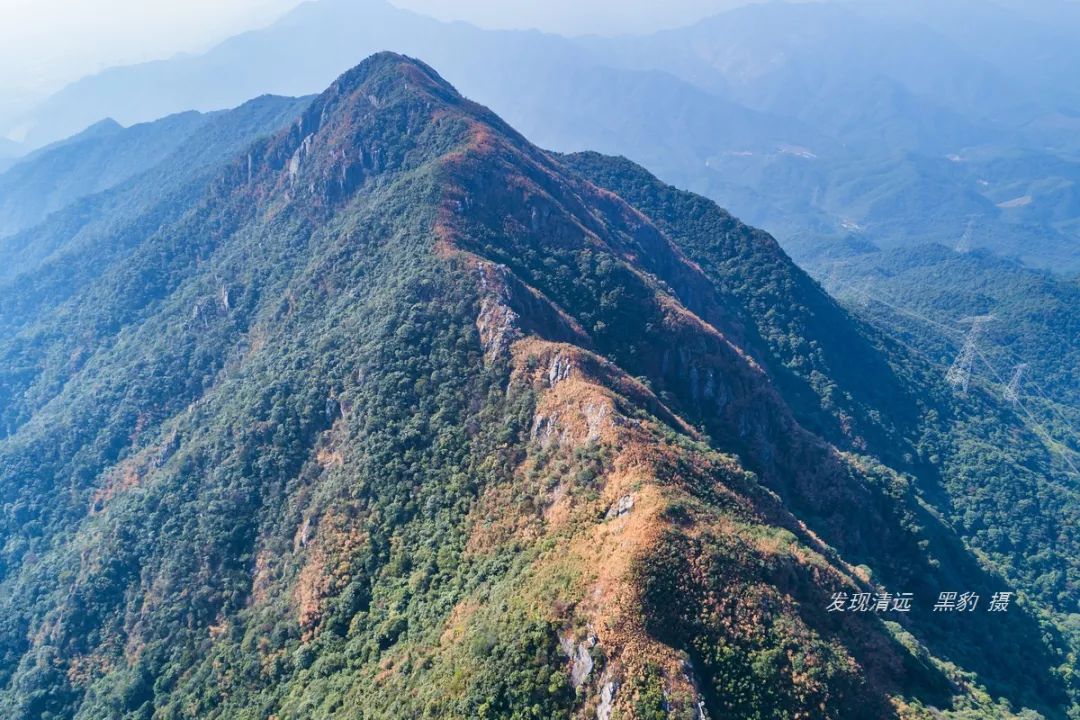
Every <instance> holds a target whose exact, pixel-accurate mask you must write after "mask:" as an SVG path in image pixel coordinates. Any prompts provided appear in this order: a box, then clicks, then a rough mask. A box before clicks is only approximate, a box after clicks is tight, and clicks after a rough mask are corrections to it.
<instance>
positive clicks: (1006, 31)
mask: <svg viewBox="0 0 1080 720" xmlns="http://www.w3.org/2000/svg"><path fill="white" fill-rule="evenodd" d="M976 6H977V8H978V12H976V11H975V7H976ZM1039 7H1040V8H1041V9H1031V8H1027V7H1025V8H1024V9H1023V11H1022V12H1021V11H1020V10H1014V9H1010V7H1009V6H1008V4H998V5H991V4H990V3H984V2H978V3H974V4H972V3H970V2H967V1H966V0H948V1H947V2H944V3H928V2H927V3H908V4H904V5H903V6H897V5H895V4H878V3H863V4H849V3H841V2H827V3H800V4H795V5H788V4H785V3H764V4H755V5H750V6H746V7H742V8H738V9H735V10H732V11H729V12H726V13H723V14H721V15H718V16H716V17H714V18H710V19H708V20H705V21H702V22H700V23H697V24H695V25H693V26H691V27H688V28H683V29H678V30H670V31H664V32H660V33H656V34H654V35H649V36H643V37H619V38H609V39H597V38H585V39H580V40H569V39H565V38H561V37H558V36H554V35H546V34H541V33H537V32H495V31H484V30H480V29H477V28H475V27H472V26H469V25H467V24H464V23H442V22H438V21H435V20H431V19H429V18H426V17H423V16H420V15H417V14H414V13H410V12H407V11H404V10H400V9H397V8H394V7H393V6H391V5H389V4H387V3H384V2H381V1H380V0H362V1H356V0H320V1H319V2H314V3H307V4H305V5H302V6H300V7H299V8H297V9H296V10H295V11H293V12H292V13H290V14H289V15H288V16H286V17H285V18H283V19H282V20H281V21H279V22H277V23H275V24H274V25H272V26H271V27H269V28H266V29H264V30H260V31H255V32H250V33H246V34H244V35H241V36H238V37H236V38H233V39H231V40H229V41H226V42H225V43H222V44H221V45H219V46H217V47H216V48H214V49H212V50H210V51H209V52H207V53H206V54H203V55H199V56H192V57H179V58H175V59H171V60H166V61H160V62H154V63H147V64H143V65H137V66H131V67H123V68H115V69H112V70H108V71H105V72H103V73H100V74H98V75H95V76H92V77H89V78H86V79H84V80H81V81H79V82H77V83H74V84H73V85H71V86H69V87H68V88H66V89H64V90H63V91H61V92H60V93H58V94H56V95H55V96H53V97H52V98H50V99H48V100H47V101H45V102H44V103H42V104H41V105H39V106H38V107H37V108H36V109H35V110H34V112H33V113H32V115H30V116H29V117H27V118H25V119H24V125H25V126H26V127H29V128H30V141H31V142H32V143H33V144H41V143H44V142H49V141H53V140H57V139H60V138H63V137H67V136H68V135H71V134H72V133H75V132H78V131H81V130H82V129H83V128H85V127H86V126H88V125H90V124H92V123H95V122H98V121H100V120H101V119H103V118H106V117H111V118H114V119H116V120H117V121H119V122H121V123H123V124H130V123H134V122H142V121H146V120H151V119H155V118H158V117H162V116H164V115H168V114H172V113H177V112H181V111H187V110H191V109H196V110H213V109H218V108H223V107H231V106H234V105H236V104H239V103H240V102H242V101H244V100H246V99H247V98H249V97H253V96H255V95H259V94H263V93H275V94H282V95H302V94H306V93H310V92H314V91H316V90H317V89H318V88H320V87H323V86H325V85H326V84H327V83H329V82H330V80H331V79H332V78H333V77H335V76H336V75H337V74H338V73H340V72H341V71H342V70H344V69H345V68H346V67H349V66H350V65H352V64H354V63H355V62H357V61H358V60H359V59H360V58H362V57H363V56H365V55H367V54H369V53H371V52H374V51H377V50H382V49H393V50H398V51H402V52H406V53H409V54H411V55H414V56H417V57H420V58H423V59H425V60H428V61H429V62H432V63H433V64H435V65H436V66H438V67H440V68H441V69H442V70H443V71H444V72H445V74H446V76H447V77H448V78H449V79H450V80H451V81H452V82H454V83H455V84H456V85H457V86H459V87H461V88H462V90H463V91H464V92H465V93H467V94H468V95H469V96H470V97H475V98H477V99H478V100H480V101H482V102H484V103H486V104H488V105H489V106H491V107H492V108H494V109H495V110H496V111H498V112H499V113H500V114H501V115H503V116H504V117H506V118H507V119H508V120H509V121H510V122H512V123H513V124H514V125H515V126H517V127H519V128H521V129H522V130H523V131H524V132H526V133H527V134H528V135H529V136H530V137H532V138H534V139H535V140H536V141H537V142H538V143H539V144H541V145H543V146H546V147H550V148H552V149H555V150H561V151H573V150H579V149H584V148H593V149H598V150H601V151H603V152H608V153H615V154H622V155H625V156H627V157H630V158H632V159H634V160H636V161H638V162H641V163H642V164H644V165H645V166H647V167H649V168H651V169H653V170H654V171H655V172H657V173H658V174H659V175H660V176H661V177H663V178H664V179H665V180H667V181H669V182H673V183H675V184H677V185H679V186H681V187H686V188H688V189H692V190H695V191H698V192H702V193H704V194H706V195H708V196H709V197H711V198H713V199H715V200H717V201H718V202H720V203H722V204H723V205H725V206H726V207H729V208H730V209H732V210H733V211H735V212H736V213H737V214H739V215H740V216H742V217H745V218H747V219H748V220H750V221H752V222H754V223H756V224H759V225H762V226H764V227H766V228H768V229H770V230H771V231H773V232H774V233H775V234H776V235H777V236H778V237H780V238H781V241H782V242H783V243H784V244H785V247H787V248H788V249H789V250H790V251H791V252H792V253H793V254H794V255H795V256H796V257H797V258H800V259H801V258H803V257H804V256H806V255H807V254H809V253H813V252H814V251H815V249H816V246H817V244H818V243H819V242H820V241H821V240H822V239H827V238H834V239H835V238H843V237H845V236H847V235H857V236H858V237H860V238H861V239H863V240H864V241H866V242H869V243H873V244H875V245H878V246H881V247H896V246H900V245H906V246H910V245H913V244H920V243H925V242H937V243H943V244H946V245H948V246H954V245H956V244H957V243H959V242H960V241H961V239H962V238H965V239H964V242H965V243H967V244H968V245H970V246H973V247H985V248H989V249H991V250H993V251H995V252H997V253H999V254H1002V255H1006V256H1010V257H1016V258H1020V259H1022V260H1023V261H1024V262H1027V263H1029V264H1032V265H1036V266H1040V267H1050V268H1053V269H1054V270H1056V271H1065V272H1072V271H1076V270H1078V269H1080V260H1078V259H1077V253H1076V252H1075V248H1076V244H1077V232H1078V229H1077V228H1078V226H1077V222H1078V218H1080V214H1078V203H1077V198H1076V192H1075V187H1076V184H1077V180H1078V179H1080V171H1078V168H1080V166H1078V164H1077V152H1078V151H1080V142H1078V141H1077V138H1078V137H1080V133H1078V132H1077V130H1078V129H1080V92H1078V91H1077V90H1076V89H1075V83H1072V82H1071V81H1069V79H1068V77H1067V75H1068V72H1067V68H1071V67H1075V65H1076V63H1075V62H1073V61H1074V60H1076V54H1077V50H1076V49H1075V47H1074V45H1075V44H1074V43H1073V42H1072V41H1071V35H1070V34H1069V33H1068V32H1067V31H1065V30H1064V28H1067V27H1069V25H1068V22H1069V21H1070V19H1072V18H1074V16H1075V4H1072V3H1060V4H1059V3H1053V2H1049V1H1047V2H1044V3H1042V4H1041V5H1040V6H1039ZM970 18H975V19H974V20H972V21H971V22H962V20H964V19H970ZM972 23H975V24H972ZM985 37H993V38H1003V40H1002V41H1001V42H989V43H988V42H981V41H980V38H985ZM1063 68H1064V70H1063Z"/></svg>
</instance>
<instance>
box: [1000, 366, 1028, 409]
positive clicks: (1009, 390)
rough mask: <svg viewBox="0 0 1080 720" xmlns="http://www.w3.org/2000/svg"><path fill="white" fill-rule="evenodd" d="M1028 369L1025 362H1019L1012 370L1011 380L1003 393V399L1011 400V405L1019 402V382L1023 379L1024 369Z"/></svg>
mask: <svg viewBox="0 0 1080 720" xmlns="http://www.w3.org/2000/svg"><path fill="white" fill-rule="evenodd" d="M1027 369H1028V364H1027V363H1020V364H1019V365H1017V366H1016V369H1015V370H1013V376H1012V380H1010V381H1009V384H1008V386H1007V387H1006V388H1005V392H1004V393H1003V394H1004V396H1005V399H1006V400H1008V401H1009V402H1011V403H1012V404H1013V405H1015V404H1016V403H1018V402H1020V383H1021V381H1022V380H1023V379H1024V371H1025V370H1027Z"/></svg>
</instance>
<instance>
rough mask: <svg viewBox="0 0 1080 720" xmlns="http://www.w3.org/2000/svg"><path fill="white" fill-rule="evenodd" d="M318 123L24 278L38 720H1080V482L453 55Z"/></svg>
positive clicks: (9, 690)
mask: <svg viewBox="0 0 1080 720" xmlns="http://www.w3.org/2000/svg"><path fill="white" fill-rule="evenodd" d="M297 102H298V103H300V102H301V101H297ZM300 107H302V110H299V109H298V113H299V114H298V117H296V118H295V119H294V120H293V121H291V122H290V123H289V124H288V125H287V127H284V128H283V129H281V130H279V131H277V132H271V133H269V134H268V135H266V136H265V137H262V138H260V139H257V140H254V141H251V142H249V143H248V144H247V145H246V147H244V148H242V149H238V150H237V151H236V152H235V153H234V154H232V156H231V157H232V159H231V160H229V161H227V162H225V163H224V164H220V165H217V166H216V167H214V168H213V169H211V168H210V166H206V168H207V172H206V174H205V175H199V176H198V177H191V176H186V175H184V172H183V171H182V170H179V169H176V168H173V169H172V171H171V172H172V173H173V174H174V175H173V176H177V177H181V176H182V177H186V178H187V181H186V182H183V183H176V184H173V185H170V184H168V183H148V182H143V184H142V186H143V190H144V192H145V193H146V194H145V195H142V196H133V195H129V196H126V200H125V202H124V203H123V212H121V213H119V214H117V215H116V216H115V218H114V219H113V220H112V221H111V228H110V229H109V231H108V232H105V231H103V230H102V231H101V234H100V235H98V236H97V238H96V239H95V240H94V242H93V243H90V244H89V245H87V244H86V243H85V242H84V240H85V238H82V239H80V238H79V237H78V236H77V234H76V235H69V234H66V233H65V232H64V227H66V226H65V225H64V224H63V223H61V224H60V225H59V226H56V227H58V228H59V229H58V230H56V233H57V234H55V235H54V234H53V233H54V230H52V229H50V228H52V227H54V226H53V223H54V221H55V218H56V217H57V216H56V215H54V216H53V217H52V218H50V220H49V221H47V222H46V223H45V224H44V225H41V226H38V227H36V228H33V229H31V230H30V231H27V232H32V233H35V237H36V238H38V240H37V241H35V242H33V243H27V242H23V243H16V244H14V245H9V246H8V249H7V252H8V253H9V254H10V256H11V257H14V258H16V260H17V268H18V269H16V270H15V271H14V272H9V273H8V274H7V275H6V276H5V277H3V278H0V308H2V312H0V317H2V318H4V322H5V332H4V333H3V336H2V337H0V367H2V368H3V369H4V372H5V375H4V380H3V386H2V388H3V391H4V393H5V394H4V395H3V396H2V398H0V407H2V409H3V413H4V425H3V434H2V436H0V507H2V508H3V512H2V514H0V539H2V542H0V548H2V551H0V607H2V610H3V612H2V613H0V654H2V657H3V662H0V710H2V711H3V715H4V716H5V717H9V718H14V719H19V720H21V719H23V718H27V719H29V718H35V719H38V718H69V717H76V718H99V717H109V718H112V717H117V718H152V717H159V718H196V717H198V718H226V717H228V718H234V717H259V718H267V717H274V718H278V719H279V720H284V719H286V718H332V717H356V716H357V713H358V712H361V713H362V714H363V717H366V718H382V717H386V718H391V717H393V718H399V717H431V718H436V717H438V718H446V717H461V718H466V717H467V718H499V717H506V718H510V717H516V718H572V717H599V718H613V717H627V718H660V717H687V718H692V717H698V718H700V717H705V716H708V717H737V718H743V717H745V718H753V717H774V718H783V717H792V718H794V717H825V718H840V717H844V718H847V717H854V718H932V717H941V716H942V712H943V711H944V712H946V713H949V714H951V715H952V716H954V717H1001V718H1008V717H1034V716H1035V715H1033V713H1036V712H1038V713H1041V715H1042V717H1045V718H1061V719H1064V718H1066V717H1068V713H1070V712H1072V713H1073V714H1075V712H1076V709H1077V700H1078V699H1080V696H1078V695H1077V688H1078V682H1077V670H1076V663H1075V657H1076V656H1075V653H1076V649H1077V648H1078V647H1080V638H1078V637H1077V631H1078V628H1077V625H1076V623H1075V614H1076V613H1077V612H1078V610H1080V608H1078V606H1077V597H1078V594H1077V592H1076V584H1077V577H1078V567H1077V562H1078V558H1080V552H1077V550H1078V544H1080V538H1078V537H1077V536H1076V534H1075V533H1076V530H1075V528H1076V523H1075V519H1076V515H1077V513H1078V512H1080V502H1078V498H1077V497H1076V490H1075V487H1076V485H1075V480H1076V478H1075V476H1071V475H1070V474H1069V471H1068V469H1067V468H1063V467H1060V466H1059V464H1058V462H1057V460H1056V458H1057V456H1056V455H1055V452H1054V448H1053V447H1050V446H1048V445H1047V444H1045V443H1044V442H1043V440H1042V439H1041V438H1040V436H1039V435H1038V434H1037V433H1035V432H1034V431H1032V430H1031V429H1029V428H1028V427H1026V426H1025V425H1024V424H1023V422H1022V421H1020V420H1019V419H1018V418H1017V417H1016V416H1015V414H1014V413H1013V412H1012V411H1011V410H1010V409H1009V407H1008V406H1007V405H1003V404H1001V403H999V402H997V401H996V400H995V399H994V398H993V397H992V396H991V395H988V394H985V393H983V392H981V391H979V389H978V388H976V389H975V392H973V393H971V394H970V395H969V396H967V397H957V396H955V395H954V394H953V393H952V392H951V390H950V389H949V388H948V387H947V386H946V385H945V384H944V383H943V382H942V381H941V380H940V379H936V378H938V372H939V368H938V367H937V366H935V365H934V364H932V363H927V362H925V361H924V360H922V359H920V358H918V357H917V356H914V355H910V354H908V353H906V351H905V350H904V348H903V347H902V346H901V345H899V344H897V343H895V342H893V341H891V340H889V339H888V338H887V337H886V336H884V335H882V334H881V333H879V332H878V331H877V330H875V329H874V328H873V327H872V326H870V325H868V324H865V323H863V322H861V321H859V320H858V319H857V318H855V317H853V316H852V315H851V314H849V313H848V312H847V311H846V310H844V309H843V308H842V307H841V306H839V305H838V304H836V303H835V302H834V301H833V300H832V299H831V298H830V297H829V296H828V295H827V294H826V293H825V292H824V290H823V289H822V288H821V286H820V285H818V284H817V283H816V282H814V281H813V280H812V279H811V278H810V277H809V276H807V275H806V274H805V273H804V272H802V271H801V270H799V269H798V268H797V267H796V266H795V265H794V264H792V262H791V261H790V260H789V258H788V257H787V256H786V255H785V254H784V252H783V251H782V250H781V249H780V247H779V246H778V245H777V243H776V241H775V240H773V239H772V238H771V237H770V236H769V235H767V234H766V233H764V232H762V231H759V230H754V229H752V228H750V227H747V226H745V225H743V224H742V223H740V222H739V221H738V220H736V219H735V218H733V217H732V216H731V215H729V214H728V213H726V212H724V211H723V210H721V209H720V208H718V207H717V206H716V205H715V204H713V203H712V202H710V201H708V200H706V199H704V198H702V197H700V196H696V195H693V194H690V193H687V192H683V191H679V190H676V189H674V188H672V187H669V186H666V185H664V184H663V183H662V182H660V181H659V180H657V179H656V178H654V177H653V176H651V175H650V174H649V173H647V172H646V171H645V170H643V169H641V168H640V167H639V166H636V165H634V164H633V163H631V162H629V161H627V160H624V159H620V158H612V157H606V156H602V155H598V154H595V153H580V154H573V155H558V154H554V153H551V152H548V151H544V150H541V149H539V148H538V147H536V146H535V145H532V144H531V143H530V142H528V141H527V140H526V139H525V138H524V137H523V136H522V135H521V134H519V133H518V132H517V131H516V130H514V129H513V128H512V127H511V126H509V125H508V124H506V123H505V122H504V121H503V120H501V119H500V118H499V117H498V116H497V115H495V114H494V113H492V112H491V111H490V110H488V109H486V108H485V107H483V106H480V105H478V104H475V103H473V102H471V101H469V100H466V99H465V98H463V97H462V96H461V95H459V94H458V93H457V91H456V90H455V89H454V88H453V87H452V86H451V85H450V84H449V83H447V82H446V81H445V80H443V79H442V78H441V77H440V76H439V75H438V74H437V73H436V72H435V71H434V70H432V69H431V68H430V67H429V66H427V65H425V64H423V63H421V62H419V61H417V60H413V59H410V58H407V57H404V56H401V55H396V54H390V53H381V54H378V55H376V56H373V57H371V58H369V59H368V60H365V61H364V62H363V63H362V64H361V65H359V66H358V67H356V68H354V69H353V70H350V71H348V72H347V73H345V74H344V75H342V76H341V77H340V78H338V79H337V80H336V81H334V83H333V84H332V85H330V87H329V88H328V89H327V90H326V91H325V92H323V93H322V94H321V95H320V96H318V97H317V98H315V99H314V100H310V101H303V102H302V104H301V105H299V106H298V108H300ZM205 133H206V130H205V129H203V130H201V131H198V132H196V134H195V135H196V136H201V135H204V134H205ZM216 147H219V148H222V147H223V146H222V145H221V144H218V145H216ZM177 162H179V163H181V164H182V160H181V159H178V160H177ZM158 172H160V173H164V175H163V176H164V177H169V176H170V171H169V167H168V164H167V163H166V166H165V167H159V168H158ZM114 192H116V191H115V190H110V191H106V192H105V193H103V194H99V195H94V196H90V197H88V198H86V199H85V200H84V201H81V202H87V203H90V204H91V206H92V207H94V208H95V210H94V213H93V214H94V216H95V217H96V218H99V222H100V216H101V215H102V214H103V213H104V214H107V213H108V209H109V207H110V206H109V204H108V203H109V202H110V199H111V198H112V196H113V193H114ZM66 212H68V211H62V212H61V213H60V215H63V214H64V213H66ZM16 237H20V236H16ZM46 241H47V242H49V243H51V245H52V246H53V247H54V248H55V249H54V250H53V253H52V254H51V255H50V256H49V257H42V256H41V253H40V252H39V251H38V250H37V246H38V245H39V244H40V243H41V242H46ZM95 249H98V251H97V252H95ZM71 258H77V259H76V260H74V261H73V260H71ZM87 263H89V264H91V265H92V266H93V267H92V270H90V271H87V270H86V269H85V268H84V267H83V265H85V264H87ZM26 298H30V299H31V300H30V301H27V300H26ZM948 589H955V590H956V591H963V592H975V593H978V594H979V595H980V597H981V598H982V599H983V604H982V605H980V606H979V609H980V611H979V612H965V613H960V614H955V613H938V612H933V611H932V610H931V606H932V604H933V602H934V600H935V599H936V597H937V594H938V592H940V591H944V590H948ZM841 592H843V593H848V594H849V595H851V596H854V594H856V593H860V592H867V593H870V592H890V593H898V592H904V593H912V595H913V606H912V608H911V610H910V612H904V611H902V610H897V611H892V612H888V611H887V612H882V613H873V612H844V613H836V612H829V611H828V607H829V605H830V602H831V601H832V600H834V599H835V597H834V594H835V593H841ZM996 592H1015V593H1016V595H1015V597H1014V601H1013V604H1012V606H1011V607H1010V609H1009V610H1008V611H1007V612H1001V613H987V612H985V611H983V610H982V609H983V608H985V607H986V606H987V604H988V603H989V601H990V599H991V596H992V595H993V594H994V593H996ZM901 607H902V606H901ZM358 709H359V710H358Z"/></svg>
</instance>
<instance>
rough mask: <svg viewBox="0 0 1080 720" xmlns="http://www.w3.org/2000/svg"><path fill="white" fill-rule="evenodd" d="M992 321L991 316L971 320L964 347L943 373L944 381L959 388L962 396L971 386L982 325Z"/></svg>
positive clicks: (981, 316) (992, 317)
mask: <svg viewBox="0 0 1080 720" xmlns="http://www.w3.org/2000/svg"><path fill="white" fill-rule="evenodd" d="M993 319H994V316H993V315H980V316H979V317H975V318H972V319H971V330H969V331H968V334H967V338H966V339H965V340H964V347H963V348H962V349H961V350H960V354H959V355H957V356H956V360H954V361H953V364H952V367H950V368H949V371H948V372H947V373H945V381H946V382H947V383H949V384H950V385H952V386H953V387H955V388H959V389H960V393H961V394H962V395H967V392H968V386H969V385H970V384H971V368H972V367H973V366H974V365H975V356H976V355H977V354H978V352H979V338H980V336H981V335H982V328H983V325H985V324H986V323H988V322H990V321H991V320H993Z"/></svg>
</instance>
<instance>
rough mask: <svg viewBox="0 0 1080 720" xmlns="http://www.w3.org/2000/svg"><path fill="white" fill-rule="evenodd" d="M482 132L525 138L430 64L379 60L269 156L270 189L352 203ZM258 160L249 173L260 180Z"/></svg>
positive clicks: (345, 80)
mask: <svg viewBox="0 0 1080 720" xmlns="http://www.w3.org/2000/svg"><path fill="white" fill-rule="evenodd" d="M478 128H484V129H485V132H484V133H483V134H485V135H490V130H492V129H496V128H497V132H498V133H499V134H505V135H506V136H508V137H515V138H519V137H520V136H518V135H517V133H515V132H514V131H513V130H511V129H510V128H509V126H507V125H506V124H505V123H503V122H502V121H501V120H500V119H499V118H498V117H497V116H496V115H495V114H494V113H492V112H491V111H489V110H488V109H487V108H484V107H483V106H481V105H478V104H476V103H473V102H471V101H469V100H467V99H466V98H464V97H462V96H461V95H460V94H459V93H458V92H457V90H455V89H454V87H453V86H451V85H450V84H449V83H448V82H446V81H445V80H444V79H443V78H442V77H441V76H440V75H439V74H438V73H437V72H435V70H433V69H432V68H431V67H430V66H428V65H427V64H425V63H423V62H421V61H419V60H416V59H415V58H411V57H407V56H405V55H400V54H397V53H392V52H381V53H377V54H375V55H373V56H371V57H369V58H367V59H366V60H364V61H363V62H362V63H360V64H359V65H357V66H356V67H354V68H353V69H351V70H349V71H347V72H345V73H344V74H342V75H341V76H340V77H338V79H337V80H335V81H334V83H333V84H332V85H330V87H329V88H327V90H326V91H325V92H323V93H322V94H320V95H319V96H317V97H316V98H315V99H314V100H313V101H312V103H311V105H310V106H309V107H308V108H307V110H306V111H305V112H304V113H303V114H302V115H301V116H300V117H299V118H298V119H297V120H296V122H294V123H293V124H292V126H290V127H289V128H288V129H287V130H284V131H282V133H281V134H280V135H279V136H278V137H277V138H275V139H273V140H272V141H270V143H269V145H268V146H267V147H266V148H265V150H264V159H265V162H264V163H262V165H264V166H265V167H266V168H268V170H269V172H270V185H271V186H272V187H274V188H277V189H278V190H283V191H284V192H286V193H287V194H288V195H289V197H293V198H295V197H298V196H299V195H301V194H303V195H305V197H306V199H307V200H309V201H311V204H313V205H316V206H317V205H321V204H324V203H326V202H330V203H332V202H335V201H336V200H340V199H344V198H346V197H348V196H350V195H351V193H352V192H353V191H354V190H355V189H356V188H358V187H359V186H360V185H361V184H362V183H363V182H364V180H365V179H368V178H371V177H373V176H375V175H379V174H382V173H384V172H386V171H390V170H402V169H408V168H412V167H417V166H419V165H422V164H424V163H427V162H430V161H433V160H436V159H437V158H439V157H441V156H444V155H447V154H449V153H451V152H453V151H455V150H457V149H459V148H460V147H462V145H463V144H465V143H467V142H468V141H469V139H470V138H471V137H472V136H474V135H475V134H476V132H477V130H478ZM254 166H255V163H254V159H253V158H252V159H251V160H250V161H249V162H248V166H247V167H243V168H242V167H240V165H237V166H236V167H235V168H234V170H236V171H239V172H241V173H243V172H244V171H246V172H247V174H248V178H249V180H250V179H251V178H252V168H253V167H254Z"/></svg>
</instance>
